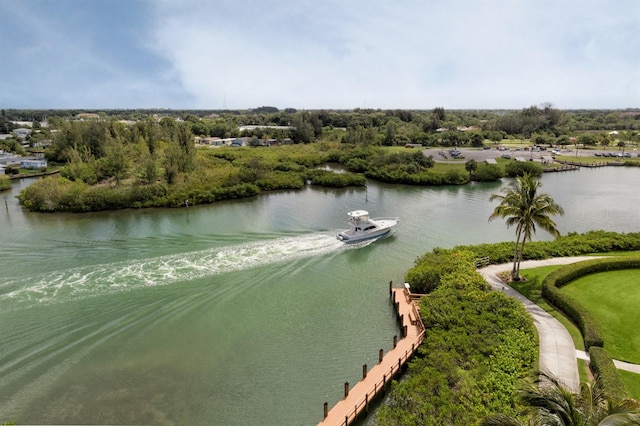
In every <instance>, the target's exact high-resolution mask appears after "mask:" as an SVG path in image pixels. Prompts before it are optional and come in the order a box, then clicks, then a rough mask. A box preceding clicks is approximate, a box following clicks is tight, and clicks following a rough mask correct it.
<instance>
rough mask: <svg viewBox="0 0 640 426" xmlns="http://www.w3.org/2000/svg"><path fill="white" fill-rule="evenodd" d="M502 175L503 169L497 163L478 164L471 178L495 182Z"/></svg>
mask: <svg viewBox="0 0 640 426" xmlns="http://www.w3.org/2000/svg"><path fill="white" fill-rule="evenodd" d="M503 175H504V171H503V170H502V168H501V167H500V166H498V165H497V164H486V163H480V164H478V168H477V169H476V171H475V172H473V180H475V181H478V182H495V181H497V180H499V179H500V178H501V177H502V176H503Z"/></svg>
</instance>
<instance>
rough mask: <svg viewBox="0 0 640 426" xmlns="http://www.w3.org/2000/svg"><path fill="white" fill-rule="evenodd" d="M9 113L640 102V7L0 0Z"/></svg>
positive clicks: (480, 0) (628, 3) (458, 0)
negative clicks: (11, 110) (13, 110)
mask: <svg viewBox="0 0 640 426" xmlns="http://www.w3.org/2000/svg"><path fill="white" fill-rule="evenodd" d="M0 16H1V17H2V20H1V23H0V58H1V59H0V107H2V108H83V109H107V108H173V109H182V108H194V109H222V108H225V107H226V108H229V109H239V108H254V107H258V106H262V105H270V106H276V107H278V108H281V109H282V108H287V107H293V108H298V109H319V108H357V107H360V108H363V107H364V108H408V109H431V108H434V107H436V106H443V107H445V108H448V109H460V108H516V109H520V108H525V107H528V106H531V105H540V104H542V103H552V104H553V105H554V106H556V107H557V108H561V109H572V108H637V107H640V1H638V0H411V1H409V0H362V1H360V0H314V1H307V0H287V1H285V0H212V1H201V0H144V1H143V0H0Z"/></svg>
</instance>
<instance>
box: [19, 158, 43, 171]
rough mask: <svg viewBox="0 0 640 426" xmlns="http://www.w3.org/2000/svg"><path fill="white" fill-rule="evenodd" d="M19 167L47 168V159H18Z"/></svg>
mask: <svg viewBox="0 0 640 426" xmlns="http://www.w3.org/2000/svg"><path fill="white" fill-rule="evenodd" d="M20 168H21V169H32V170H39V169H46V168H47V160H39V159H24V160H20Z"/></svg>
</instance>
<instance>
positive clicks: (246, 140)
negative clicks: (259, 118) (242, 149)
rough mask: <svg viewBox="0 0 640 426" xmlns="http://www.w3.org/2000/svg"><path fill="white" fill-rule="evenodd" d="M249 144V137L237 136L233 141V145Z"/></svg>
mask: <svg viewBox="0 0 640 426" xmlns="http://www.w3.org/2000/svg"><path fill="white" fill-rule="evenodd" d="M248 144H249V138H236V139H234V140H233V142H231V146H233V147H239V146H247V145H248Z"/></svg>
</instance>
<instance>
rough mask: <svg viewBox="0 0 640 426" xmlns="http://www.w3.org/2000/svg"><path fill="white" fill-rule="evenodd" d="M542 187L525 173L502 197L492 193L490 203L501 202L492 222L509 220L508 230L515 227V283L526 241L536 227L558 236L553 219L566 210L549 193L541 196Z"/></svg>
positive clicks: (491, 217) (513, 276)
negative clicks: (552, 217) (499, 218)
mask: <svg viewBox="0 0 640 426" xmlns="http://www.w3.org/2000/svg"><path fill="white" fill-rule="evenodd" d="M541 186H542V184H541V183H540V181H538V180H537V179H536V178H535V177H534V176H533V175H531V174H529V173H525V174H524V175H523V176H521V177H518V178H517V179H516V180H515V182H513V183H512V184H511V185H509V186H508V187H506V188H503V189H502V194H491V197H489V200H490V201H493V200H500V204H499V205H498V206H497V207H496V208H495V209H494V210H493V213H492V214H491V216H489V221H491V220H493V219H496V218H498V217H502V218H506V222H507V228H510V227H511V226H515V227H516V243H515V248H514V253H513V270H512V271H511V277H512V279H513V280H519V279H520V262H521V261H522V253H523V251H524V246H525V244H526V242H527V241H531V238H532V236H533V234H535V232H536V225H537V226H539V227H540V228H542V229H544V230H545V231H547V232H549V233H550V234H551V235H553V236H554V237H559V236H560V232H559V231H558V228H557V227H556V224H555V222H554V221H553V220H552V219H551V216H555V215H563V214H564V210H563V209H562V207H560V206H559V205H558V204H556V202H555V201H554V200H553V198H552V197H551V196H550V195H548V194H538V189H539V188H540V187H541Z"/></svg>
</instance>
